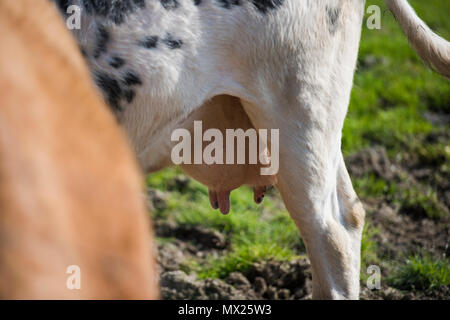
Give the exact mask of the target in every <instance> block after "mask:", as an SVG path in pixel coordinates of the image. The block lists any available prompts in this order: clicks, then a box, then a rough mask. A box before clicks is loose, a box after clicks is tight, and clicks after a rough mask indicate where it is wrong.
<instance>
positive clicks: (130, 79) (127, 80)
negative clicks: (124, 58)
mask: <svg viewBox="0 0 450 320" xmlns="http://www.w3.org/2000/svg"><path fill="white" fill-rule="evenodd" d="M123 83H124V84H126V85H127V86H129V87H131V86H134V85H141V84H142V80H141V78H139V76H138V75H137V74H136V73H135V72H134V71H128V72H127V73H126V74H125V76H124V77H123Z"/></svg>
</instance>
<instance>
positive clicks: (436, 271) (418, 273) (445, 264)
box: [389, 254, 450, 290]
mask: <svg viewBox="0 0 450 320" xmlns="http://www.w3.org/2000/svg"><path fill="white" fill-rule="evenodd" d="M389 282H390V284H391V285H392V286H394V287H396V288H398V289H403V290H430V289H433V288H435V287H438V286H450V259H449V258H447V257H442V258H439V259H434V258H431V257H430V256H429V255H426V254H425V255H414V256H411V257H410V258H409V259H407V260H406V263H405V264H403V265H401V266H400V267H398V269H397V271H396V273H395V274H394V275H393V276H392V277H391V278H390V279H389Z"/></svg>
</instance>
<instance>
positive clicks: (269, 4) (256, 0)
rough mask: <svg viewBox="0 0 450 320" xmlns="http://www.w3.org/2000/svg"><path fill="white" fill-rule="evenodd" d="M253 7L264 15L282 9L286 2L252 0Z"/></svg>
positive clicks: (279, 0) (282, 0) (280, 0)
mask: <svg viewBox="0 0 450 320" xmlns="http://www.w3.org/2000/svg"><path fill="white" fill-rule="evenodd" d="M252 3H253V5H254V6H255V7H256V8H257V9H258V10H259V11H260V12H262V13H267V12H268V11H269V10H273V9H277V8H278V7H281V6H282V5H283V3H284V0H252Z"/></svg>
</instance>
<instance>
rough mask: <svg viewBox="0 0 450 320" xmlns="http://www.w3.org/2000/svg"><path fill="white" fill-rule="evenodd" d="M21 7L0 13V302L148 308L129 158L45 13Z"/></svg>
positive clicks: (147, 274)
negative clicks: (71, 280)
mask: <svg viewBox="0 0 450 320" xmlns="http://www.w3.org/2000/svg"><path fill="white" fill-rule="evenodd" d="M30 2H31V1H24V0H14V1H1V2H0V35H1V39H2V42H1V46H0V298H3V299H5V298H6V299H37V298H38V299H41V298H42V299H53V298H58V299H79V298H81V299H91V298H95V299H105V298H120V299H122V298H125V299H127V298H157V297H158V291H157V283H156V281H155V279H154V275H155V265H154V261H153V257H152V254H151V250H152V246H151V234H150V231H149V230H150V226H149V223H148V219H147V217H146V215H147V211H146V209H145V205H144V196H143V194H142V190H141V181H142V180H141V176H140V174H139V172H138V169H137V165H136V163H135V160H134V158H133V155H132V152H131V151H130V150H129V147H128V145H127V143H126V141H125V139H124V138H123V136H122V132H121V130H120V129H119V127H118V126H117V124H116V122H115V120H114V117H113V116H112V115H111V114H110V112H109V111H108V109H107V107H106V106H105V105H104V103H103V102H102V100H101V98H100V97H99V96H98V94H97V93H96V91H95V90H94V89H93V85H92V83H91V78H90V75H89V73H88V71H87V68H86V67H85V64H84V61H83V59H82V57H81V55H80V53H79V50H78V48H77V46H76V44H75V42H74V40H73V38H72V36H71V35H70V33H69V32H68V31H67V30H66V28H65V26H64V24H63V22H62V20H61V17H60V16H59V14H58V13H57V12H56V10H55V8H54V7H53V5H52V3H51V2H49V1H32V5H30ZM55 39H57V41H55ZM70 265H78V266H79V267H80V269H81V289H80V290H69V289H68V288H67V287H66V281H67V278H68V277H69V275H68V274H66V269H67V267H68V266H70Z"/></svg>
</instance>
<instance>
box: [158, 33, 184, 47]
mask: <svg viewBox="0 0 450 320" xmlns="http://www.w3.org/2000/svg"><path fill="white" fill-rule="evenodd" d="M162 41H163V42H164V44H165V45H166V46H167V47H169V49H172V50H174V49H180V48H181V46H182V45H183V40H180V39H174V38H173V36H172V35H171V34H167V35H166V37H165V38H164V39H163V40H162Z"/></svg>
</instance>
